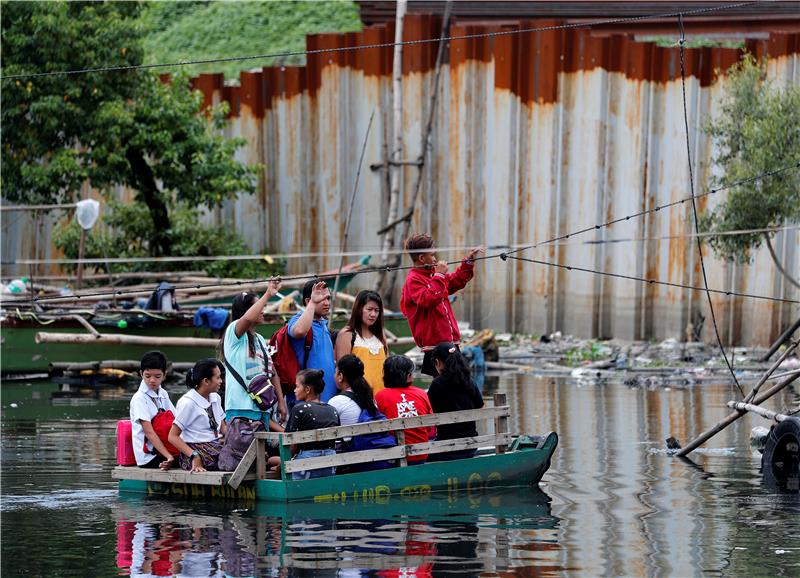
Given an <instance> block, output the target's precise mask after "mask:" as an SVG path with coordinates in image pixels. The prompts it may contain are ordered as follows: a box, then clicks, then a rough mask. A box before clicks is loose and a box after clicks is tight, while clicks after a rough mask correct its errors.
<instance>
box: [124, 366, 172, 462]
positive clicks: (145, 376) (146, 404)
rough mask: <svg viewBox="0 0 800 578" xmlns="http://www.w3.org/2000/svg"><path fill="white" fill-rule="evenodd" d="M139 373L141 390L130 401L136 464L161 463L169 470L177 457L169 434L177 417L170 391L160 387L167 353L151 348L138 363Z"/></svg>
mask: <svg viewBox="0 0 800 578" xmlns="http://www.w3.org/2000/svg"><path fill="white" fill-rule="evenodd" d="M139 374H140V375H141V376H142V382H141V383H140V384H139V389H138V391H137V392H136V393H135V394H133V398H131V405H130V416H131V431H132V434H133V453H134V455H135V456H136V465H137V466H139V467H140V468H157V467H158V468H161V469H162V470H166V469H169V468H170V467H171V466H172V464H173V462H174V461H175V456H174V455H173V453H172V452H173V451H175V448H172V447H171V446H170V447H169V448H168V447H167V436H168V435H169V429H170V427H171V426H172V420H173V419H174V418H175V406H174V405H172V401H171V400H170V399H169V393H167V391H166V390H165V389H164V388H163V387H161V383H162V382H163V381H164V377H166V374H167V357H166V356H165V355H164V354H163V353H161V352H160V351H148V352H147V353H145V354H144V356H143V357H142V361H141V363H140V364H139ZM156 428H157V429H158V431H156ZM159 432H160V433H161V436H160V437H159ZM175 453H177V451H175Z"/></svg>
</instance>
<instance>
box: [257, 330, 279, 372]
mask: <svg viewBox="0 0 800 578" xmlns="http://www.w3.org/2000/svg"><path fill="white" fill-rule="evenodd" d="M256 341H258V347H259V349H261V355H262V356H263V357H264V373H265V374H267V375H268V376H270V377H272V375H273V374H274V373H275V371H274V368H272V367H270V366H271V365H272V358H271V357H270V356H269V354H268V353H267V348H266V347H264V339H263V338H262V339H259V338H258V337H256Z"/></svg>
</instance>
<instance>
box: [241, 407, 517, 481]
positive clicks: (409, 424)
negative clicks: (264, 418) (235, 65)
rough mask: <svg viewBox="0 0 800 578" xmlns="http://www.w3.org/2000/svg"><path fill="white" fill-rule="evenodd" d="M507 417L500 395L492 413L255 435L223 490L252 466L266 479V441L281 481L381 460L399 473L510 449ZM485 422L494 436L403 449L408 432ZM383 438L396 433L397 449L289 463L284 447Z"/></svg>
mask: <svg viewBox="0 0 800 578" xmlns="http://www.w3.org/2000/svg"><path fill="white" fill-rule="evenodd" d="M508 417H509V408H508V406H507V405H505V395H504V394H495V407H487V408H481V409H472V410H466V411H453V412H447V413H437V414H429V415H422V416H416V417H403V418H396V419H391V420H381V421H372V422H367V423H360V424H354V425H345V426H336V427H329V428H322V429H316V430H310V431H301V432H292V433H273V432H258V433H256V434H255V439H254V440H253V443H252V444H251V445H250V447H249V448H248V449H247V452H246V453H245V455H244V457H243V458H242V461H241V462H240V463H239V466H238V467H237V468H236V471H234V472H233V474H232V475H231V478H230V479H229V481H228V484H229V485H231V486H232V487H233V488H237V487H238V486H239V484H241V482H242V480H244V479H245V476H246V475H247V473H248V472H249V471H250V469H251V467H252V465H253V462H255V463H256V478H257V479H264V478H265V477H266V474H267V472H266V441H267V440H273V441H277V442H278V444H279V446H280V447H281V472H282V476H281V477H282V478H284V479H285V477H286V474H291V473H292V472H295V471H305V470H315V469H319V468H326V467H333V466H341V465H352V464H365V463H372V462H377V461H384V460H398V463H399V465H400V466H401V467H402V466H405V465H406V463H407V458H408V457H412V456H419V455H425V454H438V453H444V452H451V451H461V450H468V449H475V448H478V447H482V446H486V445H493V446H495V447H496V448H497V451H498V452H504V451H505V449H506V447H507V446H508V444H509V443H511V436H510V435H509V434H508V431H507V427H508ZM486 420H494V424H495V433H494V434H491V435H484V436H476V437H470V438H461V439H453V440H444V441H429V442H425V443H418V444H412V445H405V444H404V442H405V435H404V434H405V430H407V429H412V428H420V427H432V426H440V425H450V424H456V423H464V422H470V421H486ZM382 432H397V433H396V437H397V441H398V445H397V447H394V448H382V449H375V450H365V451H359V452H346V453H341V454H337V455H331V456H322V457H318V458H307V459H304V460H297V461H292V460H291V459H290V458H291V455H290V453H289V446H291V445H295V444H305V443H310V442H323V441H333V440H337V439H341V438H345V437H352V436H357V435H362V434H369V433H382Z"/></svg>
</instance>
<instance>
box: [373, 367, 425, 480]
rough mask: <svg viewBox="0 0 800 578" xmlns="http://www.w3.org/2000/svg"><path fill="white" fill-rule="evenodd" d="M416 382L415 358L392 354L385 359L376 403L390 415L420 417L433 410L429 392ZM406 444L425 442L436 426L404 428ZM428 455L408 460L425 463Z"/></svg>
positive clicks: (412, 462)
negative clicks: (417, 385)
mask: <svg viewBox="0 0 800 578" xmlns="http://www.w3.org/2000/svg"><path fill="white" fill-rule="evenodd" d="M413 383H414V362H413V361H411V360H410V359H409V358H408V357H406V356H405V355H392V356H391V357H389V358H388V359H387V360H386V361H384V362H383V385H384V389H382V390H380V391H379V392H378V393H376V394H375V404H376V405H377V406H378V409H379V410H381V412H382V413H383V414H384V415H385V416H386V417H387V418H389V419H394V418H396V417H417V416H420V415H428V414H431V413H433V409H432V408H431V402H430V401H428V394H427V393H425V392H424V391H423V390H421V389H420V388H418V387H415V386H414V385H412V384H413ZM405 432H406V445H411V444H419V443H425V442H427V441H428V440H429V439H430V438H432V437H434V436H435V435H436V428H425V427H417V428H412V429H407V430H405ZM427 459H428V455H427V454H425V455H421V456H413V457H409V458H408V463H409V464H424V463H425V460H427Z"/></svg>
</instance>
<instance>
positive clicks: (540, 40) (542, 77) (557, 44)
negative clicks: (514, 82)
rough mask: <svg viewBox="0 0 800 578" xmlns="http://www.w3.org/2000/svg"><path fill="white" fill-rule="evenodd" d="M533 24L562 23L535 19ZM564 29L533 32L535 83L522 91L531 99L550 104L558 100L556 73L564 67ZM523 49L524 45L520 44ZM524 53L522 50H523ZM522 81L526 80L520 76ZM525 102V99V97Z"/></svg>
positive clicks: (539, 25) (556, 24)
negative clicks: (529, 88) (529, 89)
mask: <svg viewBox="0 0 800 578" xmlns="http://www.w3.org/2000/svg"><path fill="white" fill-rule="evenodd" d="M533 24H535V26H536V27H537V28H544V27H549V26H558V25H560V24H563V22H561V21H560V20H536V21H535V22H534V23H533ZM566 38H567V35H566V31H564V30H544V31H542V32H536V33H534V35H533V37H532V40H533V46H532V48H535V50H536V64H535V66H534V74H533V77H534V80H535V84H534V85H533V86H532V87H531V88H533V90H531V91H530V92H528V89H527V88H526V89H525V90H523V91H522V93H523V94H530V95H531V97H532V100H531V101H535V102H538V103H539V104H550V103H554V102H556V101H557V100H558V75H559V74H560V73H561V72H564V70H565V69H566ZM520 49H524V46H522V45H521V46H520ZM523 54H524V52H523ZM522 80H523V82H524V81H526V79H525V77H524V76H522ZM526 102H527V99H526Z"/></svg>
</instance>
